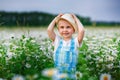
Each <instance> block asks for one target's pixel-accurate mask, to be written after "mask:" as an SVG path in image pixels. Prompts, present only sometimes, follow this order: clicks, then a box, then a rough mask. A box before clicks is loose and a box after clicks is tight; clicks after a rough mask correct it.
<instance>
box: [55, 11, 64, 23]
mask: <svg viewBox="0 0 120 80" xmlns="http://www.w3.org/2000/svg"><path fill="white" fill-rule="evenodd" d="M62 15H63V14H62V13H60V14H59V15H58V16H56V17H55V23H57V22H58V20H59V19H60V17H61V16H62Z"/></svg>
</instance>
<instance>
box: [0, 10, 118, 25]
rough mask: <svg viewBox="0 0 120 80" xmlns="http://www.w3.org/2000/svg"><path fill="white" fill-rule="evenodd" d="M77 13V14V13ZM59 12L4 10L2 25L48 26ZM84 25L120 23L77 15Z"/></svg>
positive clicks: (0, 15)
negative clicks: (96, 20) (97, 20)
mask: <svg viewBox="0 0 120 80" xmlns="http://www.w3.org/2000/svg"><path fill="white" fill-rule="evenodd" d="M76 15H77V14H76ZM56 16H57V14H50V13H45V12H21V13H20V12H4V11H0V26H47V25H49V23H50V22H51V21H52V20H53V19H54V17H56ZM77 17H78V18H79V19H80V21H81V22H82V23H83V25H89V26H91V25H92V26H103V25H106V26H107V25H108V26H110V25H120V23H118V22H95V21H94V22H93V21H91V19H90V18H89V17H82V16H80V15H77Z"/></svg>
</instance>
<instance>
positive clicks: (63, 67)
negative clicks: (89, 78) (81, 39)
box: [54, 38, 77, 78]
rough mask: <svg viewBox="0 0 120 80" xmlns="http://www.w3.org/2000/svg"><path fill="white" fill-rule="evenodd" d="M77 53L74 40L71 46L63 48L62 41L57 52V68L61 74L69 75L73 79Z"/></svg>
mask: <svg viewBox="0 0 120 80" xmlns="http://www.w3.org/2000/svg"><path fill="white" fill-rule="evenodd" d="M76 60H77V53H76V51H75V41H74V39H73V38H72V39H71V42H70V46H65V47H63V40H62V39H61V40H60V43H59V46H58V48H57V50H56V52H55V57H54V62H55V67H56V68H57V69H58V70H59V72H60V73H67V74H68V75H69V77H72V78H73V75H74V74H75V71H76V63H77V61H76Z"/></svg>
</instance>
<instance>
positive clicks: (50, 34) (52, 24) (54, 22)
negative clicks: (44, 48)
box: [47, 14, 62, 41]
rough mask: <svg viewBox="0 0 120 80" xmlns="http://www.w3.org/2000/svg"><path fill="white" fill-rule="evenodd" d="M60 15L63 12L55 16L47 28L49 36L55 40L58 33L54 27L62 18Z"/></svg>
mask: <svg viewBox="0 0 120 80" xmlns="http://www.w3.org/2000/svg"><path fill="white" fill-rule="evenodd" d="M60 16H62V14H59V15H58V16H57V17H55V18H54V19H53V20H52V22H51V23H50V24H49V26H48V28H47V33H48V36H49V38H50V39H51V40H52V41H54V40H55V37H56V34H55V32H54V27H55V24H56V21H57V20H58V19H59V18H60Z"/></svg>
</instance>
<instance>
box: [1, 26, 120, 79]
mask: <svg viewBox="0 0 120 80" xmlns="http://www.w3.org/2000/svg"><path fill="white" fill-rule="evenodd" d="M53 49H54V47H53V45H52V42H51V40H50V39H49V38H48V36H47V28H38V27H37V28H29V27H27V28H25V27H21V28H6V27H2V28H0V80H55V79H56V78H58V79H62V78H64V77H66V78H67V79H68V80H69V78H68V77H67V74H59V73H57V70H56V69H55V68H54V63H53ZM78 49H79V56H78V64H77V71H76V74H75V76H76V79H77V80H110V79H111V80H119V76H120V27H85V36H84V39H83V43H82V46H81V47H80V48H78Z"/></svg>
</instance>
